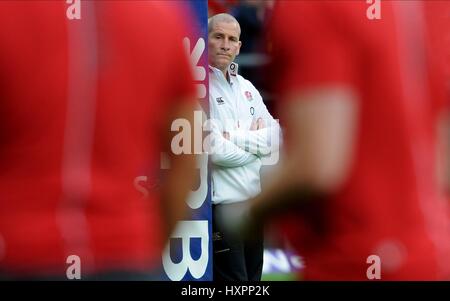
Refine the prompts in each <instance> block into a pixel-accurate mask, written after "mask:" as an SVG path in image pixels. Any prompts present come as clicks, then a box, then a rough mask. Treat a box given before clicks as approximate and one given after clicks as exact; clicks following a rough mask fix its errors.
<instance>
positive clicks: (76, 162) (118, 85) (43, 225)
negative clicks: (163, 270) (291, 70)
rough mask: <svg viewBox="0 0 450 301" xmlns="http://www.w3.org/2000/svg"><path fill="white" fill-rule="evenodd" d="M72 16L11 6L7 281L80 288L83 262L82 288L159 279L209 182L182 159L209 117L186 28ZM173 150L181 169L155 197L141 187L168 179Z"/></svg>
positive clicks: (107, 15)
mask: <svg viewBox="0 0 450 301" xmlns="http://www.w3.org/2000/svg"><path fill="white" fill-rule="evenodd" d="M67 8H68V6H67V5H66V4H65V1H1V3H0V49H1V50H0V98H1V99H2V100H1V103H0V166H1V169H0V279H4V280H5V279H6V280H10V279H13V280H14V279H17V280H21V279H28V280H32V279H44V280H46V279H51V280H64V279H67V278H66V272H67V269H68V266H69V265H68V263H69V262H70V261H69V262H67V263H66V260H67V259H68V258H69V256H70V255H76V256H78V257H79V259H80V263H81V266H80V267H81V279H88V280H153V279H157V277H158V276H159V274H158V273H157V271H158V266H159V264H160V261H161V250H162V247H163V245H164V243H165V242H166V240H167V238H168V235H169V233H170V232H171V230H172V229H173V227H174V225H175V223H176V221H177V220H179V219H181V218H183V217H184V215H185V214H186V211H185V207H186V204H185V198H186V196H187V194H188V192H189V191H190V189H191V184H192V181H193V179H194V174H195V157H194V156H193V155H180V156H175V155H172V152H171V151H170V139H171V137H170V134H171V133H170V123H171V121H172V120H173V119H174V118H185V119H187V120H189V121H190V122H191V121H192V119H193V118H192V116H193V109H194V105H195V92H194V89H193V86H192V82H191V74H190V67H189V65H188V60H187V58H186V55H185V53H184V51H183V48H182V43H181V41H182V38H183V35H182V32H181V31H180V26H179V19H181V17H180V14H179V12H177V10H176V9H175V6H168V5H166V4H162V3H159V2H153V1H84V2H82V3H81V20H69V19H68V18H67V17H66V10H67ZM12 33H13V34H12ZM174 66H176V68H177V76H176V77H174V76H173V74H172V72H173V68H174ZM163 151H166V152H168V153H169V154H170V159H171V170H170V171H169V172H168V174H167V175H166V176H165V177H164V178H163V179H162V182H161V186H160V187H159V188H157V189H153V190H152V189H150V188H149V189H148V191H147V192H146V193H145V194H146V195H147V197H143V196H142V193H141V192H140V191H139V190H138V189H136V188H135V186H134V182H135V178H136V177H137V176H140V175H142V173H145V174H146V175H148V177H149V179H154V178H156V177H157V175H158V173H159V169H160V157H161V152H163ZM150 181H152V180H150ZM157 185H158V183H156V182H151V183H148V187H151V186H157Z"/></svg>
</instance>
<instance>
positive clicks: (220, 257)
mask: <svg viewBox="0 0 450 301" xmlns="http://www.w3.org/2000/svg"><path fill="white" fill-rule="evenodd" d="M224 206H233V204H220V205H213V208H212V212H213V277H214V281H260V280H261V274H262V268H263V255H264V230H263V229H262V228H261V229H258V230H256V231H255V232H256V233H252V235H251V238H243V237H240V236H238V235H232V234H230V233H228V232H227V230H226V228H224V227H223V226H222V225H221V224H220V223H217V219H216V218H215V216H216V215H217V214H220V213H219V211H220V210H223V208H224Z"/></svg>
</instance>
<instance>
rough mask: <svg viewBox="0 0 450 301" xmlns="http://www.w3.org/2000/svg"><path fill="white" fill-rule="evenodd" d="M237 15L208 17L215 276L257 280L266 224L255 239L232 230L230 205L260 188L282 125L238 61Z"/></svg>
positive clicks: (276, 145) (238, 33) (235, 204)
mask: <svg viewBox="0 0 450 301" xmlns="http://www.w3.org/2000/svg"><path fill="white" fill-rule="evenodd" d="M239 37H240V26H239V23H238V22H237V21H236V19H235V18H234V17H232V16H231V15H228V14H219V15H215V16H213V17H211V18H210V20H209V22H208V51H209V54H208V56H209V64H210V66H209V104H210V117H211V119H212V128H211V130H212V135H211V136H212V138H213V139H212V147H211V161H212V202H213V219H214V220H213V249H214V258H213V265H214V280H238V281H247V280H249V281H258V280H260V279H261V274H262V265H263V251H264V248H263V237H264V233H263V229H258V230H257V232H258V233H255V235H254V236H253V239H252V240H244V239H243V238H241V237H237V236H236V235H232V234H231V233H229V232H227V230H226V229H227V227H225V226H223V225H222V223H221V222H222V221H223V220H226V219H228V218H229V219H230V220H233V217H228V216H226V215H225V216H224V212H226V213H227V214H230V212H232V210H229V209H230V207H239V206H241V205H242V204H243V202H245V201H247V200H248V199H250V198H252V197H255V196H256V195H258V194H259V193H260V192H261V183H260V182H261V177H260V169H261V167H262V165H263V164H268V165H269V164H274V163H276V161H277V159H278V152H277V151H278V148H279V140H280V139H279V135H280V127H279V124H278V122H277V121H275V120H274V119H273V117H272V116H271V115H270V113H269V112H268V110H267V108H266V106H265V105H264V102H263V100H262V97H261V95H260V93H259V92H258V91H257V90H256V88H255V87H254V86H253V85H252V84H251V83H250V82H249V81H248V80H246V79H244V78H243V77H242V76H240V75H239V74H238V65H237V64H236V63H233V60H234V58H235V57H236V55H238V54H239V49H240V46H241V41H240V40H239Z"/></svg>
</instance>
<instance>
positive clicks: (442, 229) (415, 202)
mask: <svg viewBox="0 0 450 301" xmlns="http://www.w3.org/2000/svg"><path fill="white" fill-rule="evenodd" d="M424 2H428V1H424ZM441 3H442V4H444V5H443V6H444V7H445V8H446V9H447V11H449V10H448V8H449V5H450V4H448V3H447V2H446V1H442V2H441ZM369 6H370V5H369V4H366V3H365V1H282V2H280V3H279V5H278V7H277V10H276V13H275V16H274V22H273V26H274V28H273V46H274V62H275V64H274V68H275V69H276V70H275V74H277V76H278V78H277V83H278V84H279V85H278V92H279V93H280V94H281V95H286V94H288V93H293V92H300V91H302V90H303V89H308V88H316V87H317V88H320V87H324V86H345V87H348V86H350V87H352V88H353V89H354V90H355V92H356V93H357V95H358V103H357V107H358V110H359V111H358V114H359V117H358V132H357V137H356V144H355V149H354V158H353V162H352V166H351V172H350V175H349V178H348V179H347V181H346V183H345V185H344V186H343V187H342V188H341V189H340V190H339V191H338V192H337V193H335V194H333V195H330V196H329V197H328V198H327V199H325V200H323V202H320V201H318V202H316V203H315V204H313V205H311V207H310V208H308V210H306V211H303V212H301V213H299V214H297V215H295V218H294V219H292V220H291V221H290V222H287V223H285V224H284V227H283V230H284V231H285V232H286V233H287V235H288V236H289V237H290V239H291V240H292V241H293V243H294V245H295V247H296V248H297V250H298V252H299V253H300V254H301V255H303V256H304V257H305V275H304V276H305V278H306V279H327V280H351V279H354V280H358V279H360V280H364V279H365V280H367V279H368V278H367V276H366V272H367V269H368V268H369V266H370V263H372V262H370V263H367V259H368V258H369V256H371V255H377V256H379V258H380V260H381V279H384V280H388V279H429V280H433V279H440V278H441V277H446V276H449V275H450V274H449V269H448V268H449V261H448V259H449V255H450V253H449V250H450V248H449V247H450V245H449V243H450V239H449V238H450V232H449V228H448V222H447V218H446V203H445V202H444V201H443V197H442V196H441V195H439V194H438V189H437V181H436V177H435V159H436V158H435V152H436V149H435V144H436V141H435V139H436V138H435V137H436V135H435V134H436V128H435V126H436V120H437V116H438V114H439V111H440V110H441V109H442V107H443V103H444V102H443V101H442V93H441V90H440V89H442V88H443V85H442V82H439V78H438V76H437V75H436V74H437V73H436V70H435V69H436V65H435V64H434V63H433V62H432V61H431V60H430V58H431V56H430V54H431V55H433V54H432V53H429V50H430V49H429V48H428V46H429V45H430V44H429V41H430V38H431V37H432V36H433V35H437V34H438V32H433V30H436V28H434V27H433V26H431V27H428V26H427V21H428V19H427V18H429V17H430V15H429V13H428V15H427V14H425V10H424V7H423V5H422V2H421V1H382V2H381V19H379V20H370V19H369V18H368V17H367V9H368V8H369ZM431 15H432V14H431ZM440 30H442V28H441V29H440ZM436 95H438V96H436ZM282 98H283V97H282ZM280 105H281V106H282V105H283V104H282V103H281V104H280ZM298 168H302V167H301V166H299V167H298Z"/></svg>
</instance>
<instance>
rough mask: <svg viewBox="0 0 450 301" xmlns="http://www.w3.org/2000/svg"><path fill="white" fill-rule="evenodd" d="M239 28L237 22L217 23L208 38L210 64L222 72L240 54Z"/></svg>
mask: <svg viewBox="0 0 450 301" xmlns="http://www.w3.org/2000/svg"><path fill="white" fill-rule="evenodd" d="M240 48H241V42H240V41H239V28H238V24H236V23H235V22H216V23H215V24H214V25H213V28H212V30H211V32H210V33H209V36H208V60H209V64H210V65H211V66H213V67H216V68H217V69H219V70H221V71H225V70H227V68H228V66H229V65H230V64H231V62H233V61H234V58H235V57H236V55H238V54H239V49H240Z"/></svg>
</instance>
